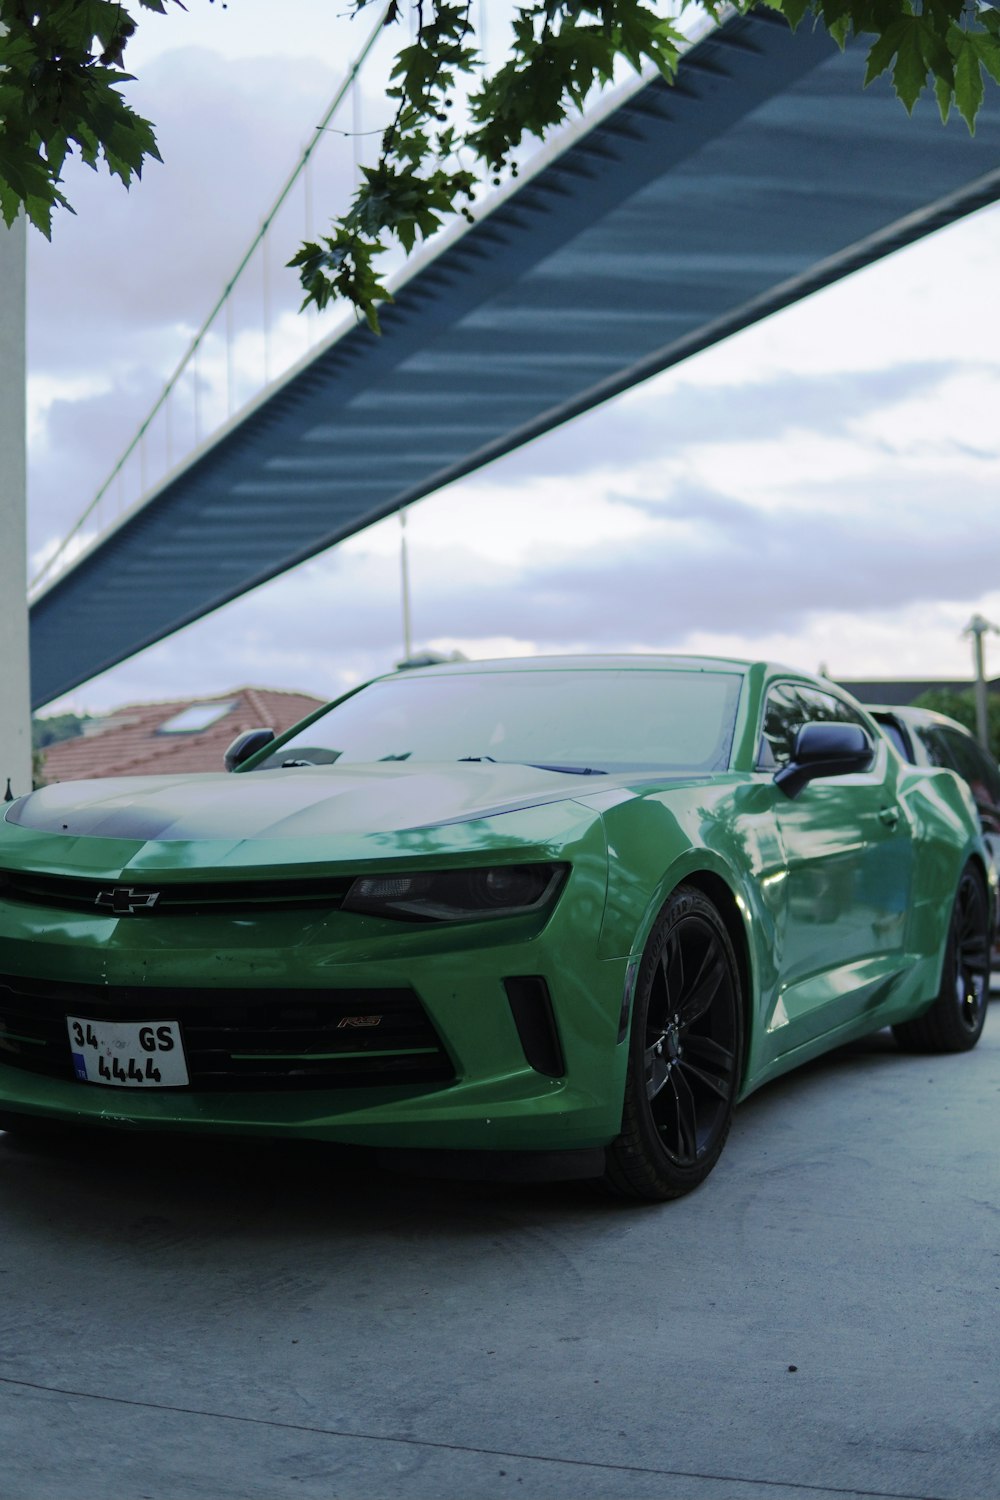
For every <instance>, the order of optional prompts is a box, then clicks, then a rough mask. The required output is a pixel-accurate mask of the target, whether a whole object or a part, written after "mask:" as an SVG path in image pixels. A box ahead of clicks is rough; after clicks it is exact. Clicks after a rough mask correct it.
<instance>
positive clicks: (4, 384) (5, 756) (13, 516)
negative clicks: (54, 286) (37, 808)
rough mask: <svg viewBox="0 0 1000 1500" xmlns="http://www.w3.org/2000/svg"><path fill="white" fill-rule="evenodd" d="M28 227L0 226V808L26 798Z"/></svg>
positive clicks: (28, 715)
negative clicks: (9, 795)
mask: <svg viewBox="0 0 1000 1500" xmlns="http://www.w3.org/2000/svg"><path fill="white" fill-rule="evenodd" d="M25 256H26V234H25V222H24V219H23V218H20V219H18V220H17V222H16V223H15V225H14V227H13V229H7V228H5V226H4V223H3V220H2V219H0V803H2V800H3V797H4V795H5V793H6V790H7V783H8V780H9V782H10V787H11V791H12V793H13V795H14V796H15V797H19V796H21V795H22V794H23V793H24V792H30V791H31V707H30V688H29V681H28V598H27V582H26V580H27V451H26V448H27V445H26V436H25V429H26V400H25V356H24V322H25V317H24V311H25Z"/></svg>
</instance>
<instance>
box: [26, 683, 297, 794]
mask: <svg viewBox="0 0 1000 1500" xmlns="http://www.w3.org/2000/svg"><path fill="white" fill-rule="evenodd" d="M324 701H325V700H324V699H322V698H313V697H311V696H310V694H308V693H282V692H278V691H276V690H275V689H273V688H249V687H245V688H236V689H234V691H233V692H231V693H213V695H212V696H211V697H210V698H175V699H171V700H170V701H169V702H166V703H129V704H127V705H126V706H125V707H124V708H120V709H118V710H117V711H116V712H115V713H113V714H110V715H108V717H107V718H104V719H101V720H98V721H97V722H96V723H94V724H93V725H92V726H90V727H89V729H88V732H87V733H85V734H82V735H79V736H78V737H77V738H76V739H72V740H61V741H60V742H59V743H58V744H56V745H50V746H49V747H48V748H47V749H46V751H45V765H44V769H43V772H42V775H43V777H44V779H45V780H46V781H47V782H54V781H81V780H83V779H84V778H85V777H89V776H141V775H147V774H155V775H161V774H166V775H170V774H172V773H173V772H188V771H221V770H222V769H223V765H222V757H223V754H224V752H225V750H226V747H227V746H228V745H229V744H230V743H231V742H232V741H233V740H234V739H235V738H236V736H237V735H238V734H242V732H243V730H244V729H259V728H263V727H265V726H266V727H267V728H269V729H273V730H274V731H275V732H276V733H280V732H281V731H282V730H283V729H288V728H290V727H291V725H292V724H295V723H297V722H298V720H299V719H303V718H305V716H306V714H310V713H312V712H313V710H314V709H317V708H319V707H320V706H321V705H322V703H323V702H324ZM216 703H217V704H219V705H227V704H228V705H230V706H229V707H228V708H227V709H226V711H225V712H224V713H222V714H221V715H220V717H219V718H217V719H216V720H215V721H214V722H213V723H211V724H209V725H208V726H207V727H206V728H205V729H198V730H186V731H182V732H177V733H171V732H170V731H169V730H168V731H166V732H164V729H163V726H164V725H165V724H168V723H169V722H170V720H171V719H174V718H176V716H177V715H178V714H181V713H183V712H184V711H185V709H189V708H197V707H200V706H202V705H205V706H208V705H211V704H216Z"/></svg>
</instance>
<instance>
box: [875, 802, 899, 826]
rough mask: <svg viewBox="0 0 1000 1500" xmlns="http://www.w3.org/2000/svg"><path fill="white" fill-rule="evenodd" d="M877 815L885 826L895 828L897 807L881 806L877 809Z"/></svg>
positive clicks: (897, 815) (897, 818)
mask: <svg viewBox="0 0 1000 1500" xmlns="http://www.w3.org/2000/svg"><path fill="white" fill-rule="evenodd" d="M879 817H880V818H881V820H882V822H883V823H884V824H885V825H886V827H887V828H895V826H896V824H897V823H898V822H899V808H898V807H883V808H882V809H881V810H880V811H879Z"/></svg>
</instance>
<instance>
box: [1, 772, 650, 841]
mask: <svg viewBox="0 0 1000 1500" xmlns="http://www.w3.org/2000/svg"><path fill="white" fill-rule="evenodd" d="M623 784H624V783H623V779H622V778H616V777H614V776H610V775H607V776H605V775H601V776H597V775H591V776H580V775H572V774H565V773H562V772H552V771H542V770H539V769H537V768H536V767H532V766H517V765H497V764H493V763H468V764H467V763H460V764H455V763H453V762H448V763H434V764H423V765H420V766H406V765H400V764H399V763H390V764H383V763H378V764H374V765H359V766H345V767H343V768H339V767H336V766H314V767H307V768H306V767H299V768H295V769H289V770H275V771H260V772H251V773H245V774H237V775H227V774H221V773H220V774H214V773H213V774H211V775H204V776H135V777H114V778H111V777H109V778H107V779H104V780H95V781H75V782H60V783H58V784H57V785H55V786H50V787H43V788H42V789H41V790H39V791H37V792H32V793H31V794H30V795H29V796H27V797H24V798H21V799H20V800H19V801H17V802H15V803H13V804H11V806H10V808H9V809H8V810H7V814H6V820H7V822H8V823H11V824H15V825H17V826H19V827H21V828H24V829H32V830H35V831H37V832H40V833H46V834H64V835H66V836H68V837H70V838H88V837H89V838H102V839H121V840H128V841H135V842H143V843H145V842H152V841H155V842H157V843H166V842H173V841H177V840H181V841H186V842H195V841H202V840H225V841H243V840H247V839H249V840H256V839H296V840H298V839H303V838H304V839H314V838H329V837H331V836H337V835H349V834H368V835H371V834H376V835H377V834H379V833H399V832H402V831H405V830H407V829H419V828H434V827H440V826H442V825H444V824H448V823H460V822H461V823H464V822H469V821H471V820H475V819H482V818H489V817H494V816H496V815H497V814H500V813H507V812H514V811H517V810H519V809H521V808H529V807H536V806H539V805H542V804H545V803H549V802H562V801H568V800H572V799H575V798H581V797H587V796H588V794H592V793H594V792H600V793H602V794H603V793H607V792H609V791H612V790H613V789H616V788H621V787H622V786H623Z"/></svg>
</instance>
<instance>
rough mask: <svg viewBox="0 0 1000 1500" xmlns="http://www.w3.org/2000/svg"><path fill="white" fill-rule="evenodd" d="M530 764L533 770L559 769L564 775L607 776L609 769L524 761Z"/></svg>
mask: <svg viewBox="0 0 1000 1500" xmlns="http://www.w3.org/2000/svg"><path fill="white" fill-rule="evenodd" d="M522 764H523V765H526V766H530V767H531V768H532V770H533V771H559V772H561V773H562V774H563V775H564V776H607V774H608V773H607V771H601V770H598V769H597V768H596V767H595V766H540V765H538V764H537V762H535V761H533V760H526V761H523V762H522Z"/></svg>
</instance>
